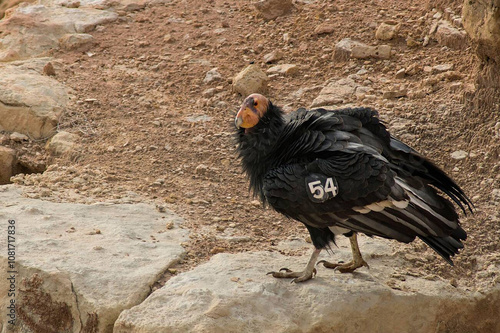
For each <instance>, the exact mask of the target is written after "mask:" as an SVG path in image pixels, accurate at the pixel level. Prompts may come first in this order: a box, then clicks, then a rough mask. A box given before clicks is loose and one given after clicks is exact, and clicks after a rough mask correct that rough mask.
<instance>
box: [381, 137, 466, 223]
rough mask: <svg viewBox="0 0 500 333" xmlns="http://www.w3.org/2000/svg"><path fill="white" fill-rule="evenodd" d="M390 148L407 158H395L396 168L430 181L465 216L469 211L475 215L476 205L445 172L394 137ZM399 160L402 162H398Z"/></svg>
mask: <svg viewBox="0 0 500 333" xmlns="http://www.w3.org/2000/svg"><path fill="white" fill-rule="evenodd" d="M390 147H391V148H392V149H393V151H396V152H399V153H403V155H404V156H406V157H405V158H403V159H402V160H401V159H400V158H401V156H400V157H399V158H398V157H397V156H393V157H394V158H393V159H392V160H393V161H394V162H395V163H396V164H395V166H396V167H397V168H398V169H400V170H404V171H406V172H410V174H411V175H415V176H419V177H421V178H423V179H426V180H427V181H429V184H432V185H434V186H435V187H437V188H438V189H439V190H441V191H443V192H444V193H445V194H446V195H447V196H449V197H450V198H451V199H452V200H453V201H454V202H455V203H456V204H457V205H458V206H459V207H460V209H461V210H462V211H463V212H464V214H467V210H469V211H470V212H471V213H474V212H473V208H474V204H473V203H472V201H471V200H470V199H469V198H468V197H467V195H466V194H465V193H464V191H463V190H462V189H461V188H460V186H458V184H457V183H455V181H454V180H453V179H451V178H450V177H449V176H448V175H447V174H446V173H445V172H444V171H443V170H441V169H440V168H439V167H437V166H436V165H434V163H432V162H430V161H429V160H427V159H426V158H424V157H423V156H421V155H420V154H419V153H418V152H417V151H415V150H414V149H412V148H411V147H409V146H408V145H406V144H404V143H403V142H401V141H399V140H398V139H396V138H394V137H391V141H390ZM398 160H399V161H400V162H397V161H398Z"/></svg>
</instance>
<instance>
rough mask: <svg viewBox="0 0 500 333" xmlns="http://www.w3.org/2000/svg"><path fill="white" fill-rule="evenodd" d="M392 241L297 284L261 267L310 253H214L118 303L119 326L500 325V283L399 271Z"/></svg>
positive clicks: (300, 263)
mask: <svg viewBox="0 0 500 333" xmlns="http://www.w3.org/2000/svg"><path fill="white" fill-rule="evenodd" d="M386 244H387V243H385V244H384V242H383V241H379V240H373V239H368V240H366V241H365V242H364V243H363V244H362V249H363V253H364V254H365V258H366V259H367V260H368V262H369V263H370V266H371V268H370V269H369V270H367V269H366V268H363V269H360V270H358V271H357V272H356V273H354V274H340V273H338V272H335V271H333V270H330V269H326V268H323V267H322V266H318V274H317V276H316V277H315V278H314V279H313V280H311V281H307V282H305V283H299V284H291V283H290V279H275V278H273V277H271V276H269V275H265V273H266V272H268V271H270V270H276V269H279V268H280V267H288V268H290V269H293V270H300V269H303V268H304V265H305V264H306V262H307V260H308V258H309V255H305V256H302V257H286V256H283V255H280V254H277V253H271V252H254V253H240V254H218V255H216V256H214V257H212V259H211V260H210V261H209V262H208V263H206V264H203V265H200V266H198V267H196V268H195V269H193V270H192V271H189V272H185V273H182V274H180V275H178V276H176V277H174V278H172V279H170V280H169V281H168V282H167V284H166V285H165V286H164V287H163V288H162V289H160V290H157V291H156V292H154V293H153V294H151V295H150V296H149V297H148V298H147V299H146V300H145V301H144V302H143V303H141V304H140V305H138V306H135V307H133V308H132V309H130V310H125V311H124V312H122V313H121V314H120V317H119V318H118V320H117V321H116V323H115V328H114V333H139V332H140V333H158V332H164V333H167V332H203V333H212V332H213V333H215V332H263V333H265V332H269V333H271V332H272V333H280V332H283V333H284V332H296V333H299V332H343V333H359V332H384V333H401V332H412V333H428V332H435V333H445V332H456V333H458V332H500V319H498V316H497V315H496V313H497V310H498V308H499V307H500V289H496V290H490V291H489V292H488V293H487V294H486V295H484V294H483V295H481V294H475V293H471V292H466V291H463V290H459V289H457V288H455V287H453V286H452V285H450V284H449V283H447V282H446V281H443V280H440V279H435V280H434V281H432V280H428V279H423V278H417V277H413V276H410V275H401V274H398V273H395V270H396V269H397V267H398V266H399V265H401V262H399V261H398V260H396V259H395V258H394V257H393V256H392V255H391V251H390V250H388V249H387V248H388V246H387V245H386ZM335 252H336V253H335V258H332V257H331V256H330V257H328V256H327V255H326V254H325V256H324V257H323V258H325V259H329V260H336V259H339V257H340V258H342V259H344V260H345V259H348V258H349V256H350V251H349V250H348V249H347V248H342V250H341V251H337V250H335ZM339 252H340V256H339Z"/></svg>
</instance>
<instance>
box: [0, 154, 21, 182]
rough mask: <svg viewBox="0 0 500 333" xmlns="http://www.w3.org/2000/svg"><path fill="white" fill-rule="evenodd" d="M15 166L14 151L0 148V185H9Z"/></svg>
mask: <svg viewBox="0 0 500 333" xmlns="http://www.w3.org/2000/svg"><path fill="white" fill-rule="evenodd" d="M16 164H17V157H16V151H15V150H14V149H11V148H7V147H3V146H0V185H4V184H8V183H10V177H12V176H13V175H14V172H15V169H16Z"/></svg>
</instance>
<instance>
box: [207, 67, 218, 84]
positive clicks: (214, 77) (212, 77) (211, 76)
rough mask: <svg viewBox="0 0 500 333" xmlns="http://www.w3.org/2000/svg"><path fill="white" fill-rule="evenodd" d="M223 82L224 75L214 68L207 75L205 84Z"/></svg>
mask: <svg viewBox="0 0 500 333" xmlns="http://www.w3.org/2000/svg"><path fill="white" fill-rule="evenodd" d="M220 80H222V75H221V74H220V73H219V72H218V68H212V69H211V70H209V71H208V72H207V73H206V74H205V78H204V79H203V83H210V82H214V81H220Z"/></svg>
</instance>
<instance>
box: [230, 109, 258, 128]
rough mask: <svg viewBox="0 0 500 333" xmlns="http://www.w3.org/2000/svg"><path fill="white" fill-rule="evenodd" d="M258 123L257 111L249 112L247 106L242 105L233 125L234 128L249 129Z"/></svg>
mask: <svg viewBox="0 0 500 333" xmlns="http://www.w3.org/2000/svg"><path fill="white" fill-rule="evenodd" d="M258 122H259V115H258V114H257V110H255V111H253V110H251V109H250V108H249V107H248V106H247V105H243V106H242V107H241V108H240V110H239V111H238V114H237V115H236V119H234V125H235V126H236V128H238V129H239V128H251V127H254V126H255V125H257V123H258Z"/></svg>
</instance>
